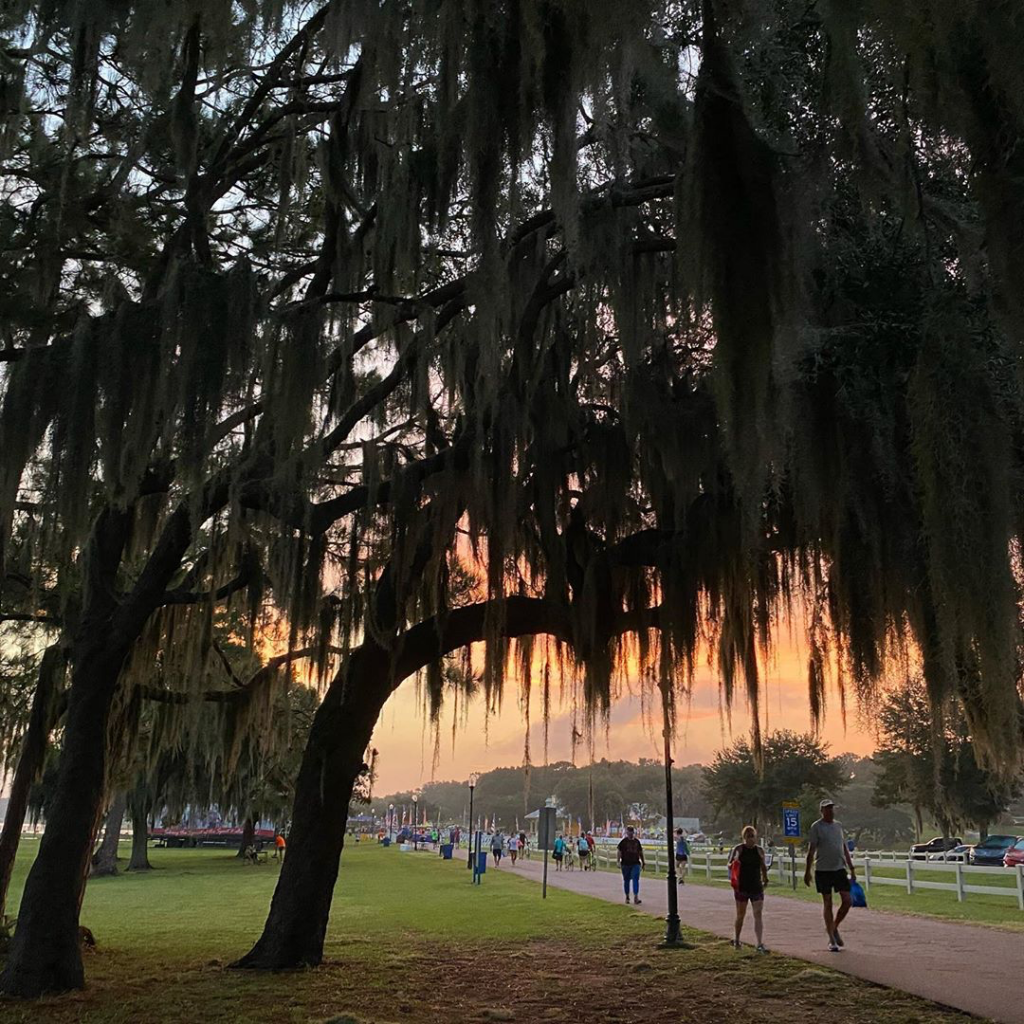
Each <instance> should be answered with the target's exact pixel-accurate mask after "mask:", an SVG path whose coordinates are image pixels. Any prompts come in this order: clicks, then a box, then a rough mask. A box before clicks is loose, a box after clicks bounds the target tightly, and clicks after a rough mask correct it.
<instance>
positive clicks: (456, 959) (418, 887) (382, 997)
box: [0, 840, 965, 1024]
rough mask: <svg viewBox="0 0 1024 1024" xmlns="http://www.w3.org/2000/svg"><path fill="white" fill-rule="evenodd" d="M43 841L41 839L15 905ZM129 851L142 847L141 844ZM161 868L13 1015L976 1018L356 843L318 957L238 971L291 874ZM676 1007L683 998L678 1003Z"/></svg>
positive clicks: (269, 868)
mask: <svg viewBox="0 0 1024 1024" xmlns="http://www.w3.org/2000/svg"><path fill="white" fill-rule="evenodd" d="M34 850H35V843H34V842H33V841H32V840H26V842H25V843H24V844H23V850H22V853H21V856H20V857H19V862H18V865H17V873H16V875H15V879H14V883H13V889H12V910H13V909H14V907H15V905H16V902H17V899H18V898H19V896H20V892H21V887H22V885H23V883H24V876H25V873H26V870H27V867H28V864H29V861H30V859H31V856H32V855H33V853H34ZM125 852H127V851H125ZM152 861H153V864H154V867H155V869H156V870H154V871H152V872H148V873H142V874H121V875H119V876H117V877H114V878H102V879H95V880H93V881H92V882H90V883H89V886H88V890H87V893H86V898H85V903H84V905H83V909H82V923H83V924H85V925H87V926H88V927H89V928H90V929H91V930H92V931H93V932H94V934H95V936H96V939H97V943H98V945H97V947H96V949H95V950H89V951H87V952H86V954H85V959H86V970H87V974H88V979H89V984H88V988H87V990H86V991H85V992H81V993H73V994H70V995H66V996H61V997H56V998H50V999H46V1000H43V1001H41V1002H39V1003H36V1004H32V1005H25V1004H20V1003H16V1002H10V1001H0V1020H2V1021H4V1022H7V1021H10V1022H12V1024H16V1022H17V1024H21V1022H24V1024H28V1022H30V1021H31V1022H37V1021H57V1022H62V1024H71V1022H79V1021H83V1022H89V1024H101V1022H102V1024H121V1022H124V1024H129V1022H132V1024H135V1022H141V1021H144V1022H160V1021H175V1022H178V1021H190V1022H191V1021H201V1022H203V1024H206V1022H224V1024H227V1022H232V1024H236V1022H237V1024H248V1022H252V1024H256V1022H260V1024H266V1022H267V1021H268V1020H269V1021H273V1022H275V1024H277V1022H299V1021H317V1022H325V1021H339V1022H340V1021H347V1020H355V1021H359V1022H374V1021H376V1022H382V1024H383V1022H396V1021H400V1020H416V1021H421V1022H433V1021H446V1022H447V1021H451V1020H460V1021H482V1020H513V1019H514V1020H516V1021H519V1022H524V1021H529V1022H532V1021H552V1022H566V1024H568V1022H576V1021H578V1020H579V1019H580V1017H581V1016H583V1015H586V1016H587V1017H588V1018H589V1019H591V1020H601V1021H622V1022H637V1024H639V1022H641V1021H643V1022H644V1024H650V1022H652V1021H655V1020H664V1019H669V1017H671V1018H672V1019H674V1020H680V1021H686V1020H694V1021H698V1020H708V1019H715V1020H720V1019H728V1018H729V1017H730V1016H742V1017H743V1018H745V1019H746V1020H751V1021H776V1020H777V1021H780V1022H781V1021H786V1022H787V1024H788V1022H790V1021H792V1020H793V1019H794V1017H798V1016H803V1015H805V1014H807V1013H809V1012H814V1008H815V1007H819V1006H820V1003H821V999H822V993H827V998H828V1001H829V1004H830V1015H833V1016H837V1017H838V1019H841V1020H843V1021H844V1022H846V1024H869V1022H870V1024H912V1022H921V1024H924V1022H926V1021H927V1022H929V1024H936V1022H941V1024H944V1022H947V1021H954V1020H957V1021H962V1020H964V1019H965V1018H964V1016H963V1015H960V1014H956V1013H953V1012H949V1011H944V1010H941V1009H939V1008H938V1007H935V1006H933V1005H931V1004H929V1003H926V1002H924V1001H922V1000H918V999H916V998H913V997H911V996H905V995H902V994H899V993H893V992H891V991H888V990H885V989H882V988H879V987H877V986H873V985H870V984H868V983H864V982H859V981H856V980H854V979H851V978H848V977H846V976H844V975H840V974H838V973H834V972H831V971H827V970H823V969H820V968H817V967H811V966H810V965H808V964H806V963H803V962H801V961H797V960H792V959H788V958H786V957H783V956H778V955H775V954H772V955H769V956H767V957H758V956H756V955H755V954H753V953H752V952H747V951H743V952H739V953H737V952H736V951H734V950H732V949H731V948H730V947H729V945H728V944H727V943H726V942H725V941H724V940H720V939H717V938H715V937H713V936H709V935H706V934H702V933H695V932H688V933H687V937H688V938H689V939H690V941H691V942H693V943H694V944H695V947H696V948H695V949H694V950H691V951H686V952H678V951H672V952H664V951H659V950H658V949H657V947H656V943H657V939H658V938H659V934H660V930H661V927H662V924H661V922H660V921H659V920H657V919H656V918H652V917H650V916H648V915H646V914H642V913H640V912H638V911H636V910H632V909H630V908H629V907H625V906H619V905H616V904H610V903H606V902H604V901H601V900H596V899H589V898H587V897H583V896H578V895H575V894H572V893H568V892H565V891H562V890H559V889H549V891H548V896H549V898H548V899H547V900H546V901H542V900H541V898H540V891H539V888H538V887H537V886H536V885H535V884H533V883H532V882H529V881H527V880H525V879H521V878H515V877H513V876H512V874H511V872H508V873H506V872H490V873H488V874H487V875H486V876H485V878H484V883H483V885H481V886H473V885H471V884H470V875H469V872H468V871H467V870H466V868H465V865H464V862H455V863H451V862H445V861H442V860H440V859H439V858H438V857H436V856H434V855H431V854H401V853H398V852H397V851H396V850H394V849H392V850H383V849H380V848H378V847H377V846H376V845H375V844H374V845H369V844H367V845H364V846H349V847H348V848H347V849H346V851H345V854H344V856H343V859H342V868H341V876H340V879H339V884H338V889H337V891H336V894H335V900H334V910H333V915H332V919H331V927H330V931H329V933H328V941H327V947H326V951H325V952H326V962H325V964H324V965H323V966H322V967H320V968H318V969H316V970H307V971H294V972H284V973H279V974H269V975H266V974H252V973H249V972H235V971H231V970H228V969H227V968H226V964H228V963H229V962H230V961H231V960H232V959H233V958H234V957H237V956H239V955H241V954H242V953H244V952H245V951H246V950H247V949H248V947H249V946H250V945H251V943H252V941H253V940H254V939H255V938H256V937H257V936H258V935H259V932H260V929H261V926H262V924H263V920H264V917H265V914H266V911H267V906H268V903H269V900H270V897H271V894H272V892H273V888H274V884H275V881H276V878H277V873H278V866H277V864H276V863H275V862H273V861H270V862H269V863H267V864H265V865H261V866H259V867H247V866H244V865H242V864H241V863H240V862H239V861H238V860H237V859H236V858H235V857H234V856H233V855H232V854H231V853H226V852H224V851H215V850H154V851H153V852H152ZM669 1008H673V1009H672V1010H671V1011H670V1010H669Z"/></svg>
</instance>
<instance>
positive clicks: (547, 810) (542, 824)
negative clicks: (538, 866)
mask: <svg viewBox="0 0 1024 1024" xmlns="http://www.w3.org/2000/svg"><path fill="white" fill-rule="evenodd" d="M556 813H557V812H556V810H555V808H554V807H542V808H541V809H540V817H539V819H538V821H537V842H538V843H539V844H540V848H541V849H542V850H543V851H544V881H543V882H542V883H541V887H540V896H541V899H544V900H546V899H547V898H548V850H550V849H551V847H552V846H553V845H554V843H555V829H556V827H557V826H556V822H555V814H556Z"/></svg>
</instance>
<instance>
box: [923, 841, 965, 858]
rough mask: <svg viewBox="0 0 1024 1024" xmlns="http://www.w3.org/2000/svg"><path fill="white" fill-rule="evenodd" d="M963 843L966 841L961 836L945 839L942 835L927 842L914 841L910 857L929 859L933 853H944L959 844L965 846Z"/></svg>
mask: <svg viewBox="0 0 1024 1024" xmlns="http://www.w3.org/2000/svg"><path fill="white" fill-rule="evenodd" d="M963 844H964V841H963V840H962V839H960V838H959V837H957V838H955V839H954V838H953V837H951V836H947V837H946V838H945V839H943V837H942V836H936V837H935V838H934V839H929V840H928V842H927V843H914V845H913V846H912V847H911V848H910V859H911V860H928V859H929V856H930V855H931V854H933V853H944V852H945V851H946V850H952V849H954V848H955V847H957V846H963Z"/></svg>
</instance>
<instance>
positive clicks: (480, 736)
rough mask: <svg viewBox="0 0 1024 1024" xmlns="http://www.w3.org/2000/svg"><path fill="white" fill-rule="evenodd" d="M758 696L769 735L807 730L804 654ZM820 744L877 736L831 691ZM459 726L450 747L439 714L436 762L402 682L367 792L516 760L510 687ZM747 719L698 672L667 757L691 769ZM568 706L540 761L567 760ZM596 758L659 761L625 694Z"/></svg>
mask: <svg viewBox="0 0 1024 1024" xmlns="http://www.w3.org/2000/svg"><path fill="white" fill-rule="evenodd" d="M766 679H767V685H766V699H765V706H764V708H763V710H762V724H763V726H765V727H766V728H767V729H777V728H786V729H793V730H796V731H800V732H805V731H808V730H810V728H811V718H810V712H809V710H808V700H807V674H806V655H805V653H804V651H803V649H802V647H800V646H799V645H798V644H796V643H795V642H792V643H790V644H788V645H786V646H780V648H779V650H778V651H777V652H776V655H775V658H774V659H773V664H771V665H769V667H768V671H767V673H766ZM829 698H830V699H829V703H828V706H827V710H826V719H825V724H824V727H823V729H822V733H821V735H822V738H823V739H824V740H825V741H827V742H828V743H829V744H831V749H832V752H833V753H843V752H845V751H850V752H853V753H858V754H867V753H870V752H871V751H872V750H873V749H874V747H875V737H874V733H873V730H872V728H871V726H870V724H869V723H867V722H864V721H862V718H861V715H860V714H859V712H858V709H857V708H856V706H851V707H850V708H849V709H848V714H847V721H846V725H845V728H844V725H843V721H842V715H841V713H840V708H839V699H838V696H837V695H836V694H835V692H834V691H831V692H830V694H829ZM458 717H459V719H460V723H459V727H458V729H457V731H456V734H455V738H454V749H453V742H452V715H451V711H450V709H446V710H445V712H444V714H443V717H442V722H441V742H440V755H439V757H438V760H437V764H436V767H435V766H434V763H433V761H434V738H433V735H434V734H433V731H432V729H431V727H430V725H429V722H428V721H427V716H426V714H425V712H424V710H423V708H422V704H421V701H420V700H419V698H418V696H417V688H416V683H415V681H414V680H411V679H410V680H407V681H406V682H405V683H404V684H403V685H402V687H400V688H399V690H398V691H397V692H396V693H395V694H394V696H393V697H392V698H391V700H390V701H389V702H388V703H387V704H386V705H385V708H384V711H383V714H382V715H381V719H380V722H379V723H378V725H377V730H376V732H375V733H374V737H373V745H374V746H375V747H376V748H377V751H378V762H377V766H378V774H377V784H376V786H375V791H376V792H377V793H379V794H381V795H383V794H386V793H391V792H395V791H397V790H402V789H409V788H415V787H417V786H420V785H423V784H424V783H426V782H430V781H431V780H435V779H436V780H439V781H440V780H448V779H459V780H461V779H465V778H466V777H467V776H468V775H469V773H470V772H471V771H486V770H488V769H490V768H496V767H510V766H517V765H520V764H522V763H523V750H524V740H525V727H524V721H523V714H522V711H521V709H520V706H519V699H518V689H517V684H516V683H515V682H514V681H512V680H509V682H508V683H507V684H506V690H505V695H504V703H503V707H502V710H501V712H500V713H498V714H492V715H490V716H487V715H486V714H485V711H484V707H483V702H482V701H476V702H475V703H474V704H473V705H472V706H471V708H470V709H469V710H468V714H467V715H466V716H465V720H464V721H462V719H463V715H462V714H461V713H460V714H459V716H458ZM530 719H531V729H530V747H531V761H532V763H534V764H543V763H544V760H545V759H544V726H543V722H542V716H541V707H540V693H539V687H534V694H533V700H532V704H531V714H530ZM749 729H750V715H749V713H748V711H747V707H746V700H745V697H744V696H743V695H741V694H738V695H737V697H736V701H735V706H734V708H733V713H732V722H731V727H730V723H729V721H728V720H727V719H726V717H725V715H724V713H723V712H722V710H721V706H720V699H719V687H718V679H717V675H716V673H715V672H714V671H713V670H712V669H710V668H704V669H702V670H701V671H700V672H699V674H698V677H697V679H696V681H695V684H694V688H693V697H692V700H691V701H690V703H689V706H688V707H684V708H683V709H681V713H680V717H679V730H678V740H677V743H676V750H675V753H674V757H675V760H676V762H677V763H678V764H693V763H696V762H706V761H709V760H710V759H711V757H712V756H713V754H714V752H715V750H717V749H718V748H719V747H721V746H723V745H725V744H728V743H729V742H731V740H732V739H735V738H738V737H741V736H743V735H745V734H747V733H748V732H749ZM571 747H572V710H571V707H570V706H568V704H566V705H565V706H562V707H559V705H558V701H557V699H556V698H553V699H552V711H551V721H550V725H549V746H548V760H550V761H558V760H563V759H568V758H569V757H570V756H571ZM594 756H595V758H597V759H600V758H601V757H607V758H609V759H612V760H615V759H624V760H631V761H635V760H637V759H638V758H640V757H659V756H660V739H657V738H656V736H655V734H654V733H653V732H652V729H651V726H650V723H649V722H648V723H645V722H644V714H643V710H642V707H641V701H640V700H639V698H638V697H630V696H628V695H627V696H625V697H623V698H622V699H620V700H619V701H617V702H616V703H615V705H614V707H613V709H612V715H611V724H610V729H609V730H608V733H607V735H606V734H605V733H604V732H603V731H602V732H601V734H600V735H599V736H598V738H597V740H596V743H595V750H594ZM588 759H589V754H588V751H587V748H586V746H585V745H581V746H580V747H578V748H577V754H576V760H577V763H580V764H585V763H587V760H588Z"/></svg>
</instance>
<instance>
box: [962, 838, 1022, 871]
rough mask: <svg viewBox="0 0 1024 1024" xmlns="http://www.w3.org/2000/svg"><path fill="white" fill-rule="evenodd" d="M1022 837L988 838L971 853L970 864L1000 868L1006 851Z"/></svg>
mask: <svg viewBox="0 0 1024 1024" xmlns="http://www.w3.org/2000/svg"><path fill="white" fill-rule="evenodd" d="M1019 839H1024V836H988V837H987V838H986V839H984V840H983V841H982V842H980V843H978V845H977V846H975V847H974V850H973V851H972V852H971V863H972V864H977V865H979V866H981V865H985V864H993V865H998V866H999V867H1002V865H1003V857H1004V856H1005V855H1006V851H1007V850H1008V849H1009V848H1010V847H1011V846H1014V845H1016V843H1017V841H1018V840H1019Z"/></svg>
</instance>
